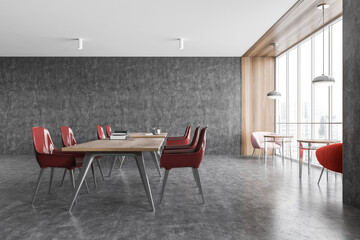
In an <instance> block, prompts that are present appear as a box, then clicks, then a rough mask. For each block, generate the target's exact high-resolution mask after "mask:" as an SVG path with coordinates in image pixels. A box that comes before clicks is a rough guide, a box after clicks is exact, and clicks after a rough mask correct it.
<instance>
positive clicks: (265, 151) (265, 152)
mask: <svg viewBox="0 0 360 240" xmlns="http://www.w3.org/2000/svg"><path fill="white" fill-rule="evenodd" d="M266 158H267V142H266V138H265V141H264V159H265V161H266Z"/></svg>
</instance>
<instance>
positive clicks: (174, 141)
mask: <svg viewBox="0 0 360 240" xmlns="http://www.w3.org/2000/svg"><path fill="white" fill-rule="evenodd" d="M190 138H191V126H190V125H188V126H187V127H186V130H185V134H184V136H182V137H168V138H167V139H166V144H165V145H168V146H170V145H186V144H189V142H190Z"/></svg>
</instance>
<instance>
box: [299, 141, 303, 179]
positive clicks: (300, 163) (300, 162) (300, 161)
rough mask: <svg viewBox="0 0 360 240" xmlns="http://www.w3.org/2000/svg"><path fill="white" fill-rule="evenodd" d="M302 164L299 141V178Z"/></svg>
mask: <svg viewBox="0 0 360 240" xmlns="http://www.w3.org/2000/svg"><path fill="white" fill-rule="evenodd" d="M302 165H303V158H302V157H301V143H300V142H299V178H301V174H302Z"/></svg>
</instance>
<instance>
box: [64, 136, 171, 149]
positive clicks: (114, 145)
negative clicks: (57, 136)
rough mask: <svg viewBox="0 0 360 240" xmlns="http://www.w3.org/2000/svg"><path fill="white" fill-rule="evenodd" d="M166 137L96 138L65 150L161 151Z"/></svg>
mask: <svg viewBox="0 0 360 240" xmlns="http://www.w3.org/2000/svg"><path fill="white" fill-rule="evenodd" d="M163 141H164V138H129V139H127V140H109V139H106V140H95V141H90V142H85V143H80V144H76V145H74V146H71V147H63V148H62V151H64V152H154V151H159V149H160V147H161V145H162V144H163Z"/></svg>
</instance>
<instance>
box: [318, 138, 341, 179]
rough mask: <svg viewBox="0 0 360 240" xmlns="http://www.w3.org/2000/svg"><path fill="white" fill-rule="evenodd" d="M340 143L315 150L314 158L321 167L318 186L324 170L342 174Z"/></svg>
mask: <svg viewBox="0 0 360 240" xmlns="http://www.w3.org/2000/svg"><path fill="white" fill-rule="evenodd" d="M342 147H343V144H342V143H335V144H331V145H327V146H324V147H321V148H319V149H318V150H316V152H315V154H316V158H317V160H318V161H319V163H320V164H321V165H322V166H323V169H322V171H321V174H320V177H319V181H318V184H319V183H320V180H321V177H322V175H323V173H324V169H325V168H326V169H329V170H331V171H334V172H338V173H342V172H343V171H342Z"/></svg>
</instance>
